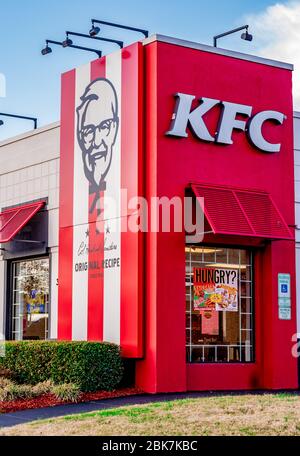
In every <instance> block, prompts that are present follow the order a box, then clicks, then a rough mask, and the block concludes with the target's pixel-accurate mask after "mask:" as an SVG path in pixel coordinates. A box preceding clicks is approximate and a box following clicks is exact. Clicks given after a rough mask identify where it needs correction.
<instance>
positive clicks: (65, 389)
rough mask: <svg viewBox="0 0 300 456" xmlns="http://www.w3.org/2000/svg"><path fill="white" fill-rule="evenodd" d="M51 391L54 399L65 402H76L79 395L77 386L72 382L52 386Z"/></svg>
mask: <svg viewBox="0 0 300 456" xmlns="http://www.w3.org/2000/svg"><path fill="white" fill-rule="evenodd" d="M52 393H53V394H54V396H55V397H56V399H60V400H61V401H67V402H77V401H78V398H79V396H80V389H79V386H77V385H74V384H73V383H63V384H62V385H54V386H52Z"/></svg>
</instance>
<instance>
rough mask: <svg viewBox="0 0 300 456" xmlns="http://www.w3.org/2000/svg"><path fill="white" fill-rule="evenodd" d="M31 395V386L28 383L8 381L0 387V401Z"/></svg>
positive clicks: (24, 397) (25, 397)
mask: <svg viewBox="0 0 300 456" xmlns="http://www.w3.org/2000/svg"><path fill="white" fill-rule="evenodd" d="M33 396H34V394H33V391H32V386H30V385H17V384H16V383H13V382H9V383H7V384H6V385H5V386H3V387H1V388H0V402H5V401H15V400H16V399H30V398H32V397H33Z"/></svg>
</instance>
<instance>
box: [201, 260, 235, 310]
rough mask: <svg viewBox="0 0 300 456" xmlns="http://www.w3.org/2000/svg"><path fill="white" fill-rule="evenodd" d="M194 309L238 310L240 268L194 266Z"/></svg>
mask: <svg viewBox="0 0 300 456" xmlns="http://www.w3.org/2000/svg"><path fill="white" fill-rule="evenodd" d="M193 278H194V310H216V311H220V312H237V311H238V269H219V268H193Z"/></svg>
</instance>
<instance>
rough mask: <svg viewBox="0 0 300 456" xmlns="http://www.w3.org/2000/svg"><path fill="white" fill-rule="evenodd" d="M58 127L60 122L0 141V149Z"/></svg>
mask: <svg viewBox="0 0 300 456" xmlns="http://www.w3.org/2000/svg"><path fill="white" fill-rule="evenodd" d="M59 127H60V122H53V123H51V124H48V125H44V126H42V127H39V128H37V129H36V130H30V131H26V132H25V133H22V134H20V135H17V136H12V137H10V138H7V139H4V140H3V141H0V148H1V147H3V146H7V145H8V144H11V143H14V142H18V141H22V140H23V139H26V138H29V137H31V136H35V135H39V134H41V133H44V132H45V131H48V130H54V129H55V128H59Z"/></svg>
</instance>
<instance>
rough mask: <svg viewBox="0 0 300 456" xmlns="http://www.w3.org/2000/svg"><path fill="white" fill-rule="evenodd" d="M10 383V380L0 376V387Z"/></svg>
mask: <svg viewBox="0 0 300 456" xmlns="http://www.w3.org/2000/svg"><path fill="white" fill-rule="evenodd" d="M11 383H12V381H11V380H9V379H8V378H1V377H0V388H5V387H6V386H8V385H10V384H11Z"/></svg>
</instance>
